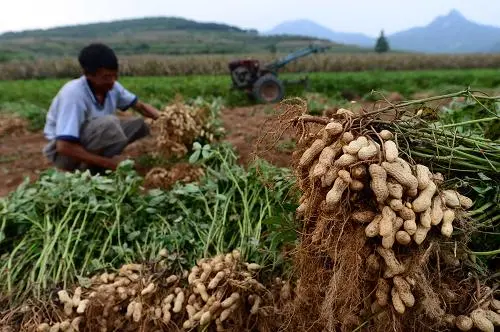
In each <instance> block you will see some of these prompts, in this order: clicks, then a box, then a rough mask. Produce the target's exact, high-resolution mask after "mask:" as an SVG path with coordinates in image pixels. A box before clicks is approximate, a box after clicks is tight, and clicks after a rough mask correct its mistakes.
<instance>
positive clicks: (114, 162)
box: [109, 155, 129, 171]
mask: <svg viewBox="0 0 500 332" xmlns="http://www.w3.org/2000/svg"><path fill="white" fill-rule="evenodd" d="M127 159H129V158H128V157H126V156H122V155H117V156H113V157H111V158H110V167H109V168H110V169H112V170H113V171H116V169H117V168H118V165H120V163H121V162H122V161H124V160H127Z"/></svg>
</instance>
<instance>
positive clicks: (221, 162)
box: [0, 144, 297, 300]
mask: <svg viewBox="0 0 500 332" xmlns="http://www.w3.org/2000/svg"><path fill="white" fill-rule="evenodd" d="M196 151H198V150H196V149H195V153H196ZM202 151H204V152H203V153H201V154H200V155H198V156H197V157H198V158H191V161H192V162H196V163H198V164H201V165H203V166H204V167H205V168H206V174H207V176H206V177H204V178H202V179H201V181H200V183H198V184H197V183H190V184H179V183H178V184H176V185H175V186H174V187H173V188H172V189H171V190H169V191H163V190H158V189H155V190H151V191H149V192H146V193H142V189H141V183H142V179H141V178H140V177H139V176H138V175H137V174H136V173H135V171H134V170H133V168H132V163H131V162H130V161H125V162H123V163H122V164H121V165H120V167H119V169H118V170H117V171H116V172H115V173H111V174H108V175H107V176H90V175H89V174H88V173H79V172H76V173H60V172H56V171H53V170H49V171H46V172H44V173H43V174H42V175H41V178H40V180H39V181H37V182H35V183H32V184H29V183H28V182H26V183H24V184H23V185H21V186H20V187H19V188H18V189H17V190H16V191H15V192H13V193H11V194H10V195H9V196H8V197H7V198H4V199H2V200H0V257H1V260H0V274H1V275H2V276H3V277H2V278H1V279H0V292H1V293H2V294H4V295H13V299H17V300H21V299H22V298H23V297H25V296H29V295H32V294H34V295H40V294H42V293H44V292H45V291H48V290H50V289H51V288H52V287H54V286H63V287H64V286H66V285H67V284H68V283H71V282H73V281H75V280H76V278H79V277H80V278H81V277H88V275H89V274H90V273H92V272H96V271H97V270H99V269H104V268H107V269H109V268H118V267H119V266H120V265H121V264H123V263H129V262H143V261H149V260H151V259H153V258H155V257H157V255H158V253H159V251H160V250H161V249H163V248H166V249H167V250H168V252H169V253H170V258H169V259H170V263H171V266H172V269H173V270H174V271H172V272H180V271H181V270H183V269H188V268H189V267H190V266H192V265H193V264H194V263H195V261H196V260H197V259H199V258H200V257H202V256H205V255H214V254H217V253H222V252H227V251H230V250H232V249H234V248H240V249H241V251H242V253H243V255H244V257H245V258H248V259H254V260H255V261H257V262H259V263H261V264H262V265H264V266H266V269H267V271H268V272H272V271H277V270H279V269H282V268H284V265H283V263H284V261H283V257H282V256H281V254H280V250H281V249H282V248H283V246H284V245H286V244H288V243H292V244H293V241H294V240H295V233H294V231H293V229H294V228H293V224H292V223H291V222H292V218H293V211H294V209H295V207H296V206H295V205H293V204H286V203H285V202H286V201H287V200H289V199H290V198H292V199H294V201H295V200H296V199H297V198H296V197H289V196H288V193H289V190H290V186H291V185H292V183H291V182H290V181H288V178H287V177H288V176H289V171H288V170H286V169H279V168H275V167H272V166H270V165H268V164H267V163H265V162H260V163H257V164H255V165H254V166H253V167H250V168H249V169H248V170H245V169H243V168H242V167H240V166H238V165H237V164H236V155H235V153H234V151H233V150H232V148H231V147H230V146H229V145H225V144H222V145H220V146H217V147H205V148H202ZM262 171H263V172H262ZM284 228H287V229H288V231H287V232H285V231H283V229H284ZM271 275H272V273H270V274H269V276H271Z"/></svg>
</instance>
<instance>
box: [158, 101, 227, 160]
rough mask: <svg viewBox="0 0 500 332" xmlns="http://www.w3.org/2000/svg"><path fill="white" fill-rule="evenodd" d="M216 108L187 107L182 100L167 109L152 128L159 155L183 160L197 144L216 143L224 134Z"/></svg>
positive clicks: (201, 104)
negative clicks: (214, 120) (197, 142)
mask: <svg viewBox="0 0 500 332" xmlns="http://www.w3.org/2000/svg"><path fill="white" fill-rule="evenodd" d="M213 108H214V106H213V105H207V104H205V103H202V102H198V103H193V104H187V103H184V102H183V101H182V99H181V98H180V97H178V98H176V100H175V101H174V102H173V103H172V104H170V105H167V106H165V107H164V108H163V109H162V112H161V113H160V118H159V119H157V120H156V121H154V122H153V123H152V124H151V129H152V130H153V131H154V132H155V134H154V136H155V140H156V151H155V154H157V155H159V156H162V157H167V158H169V157H177V158H181V157H183V156H184V155H185V154H186V153H187V152H188V150H189V149H190V148H191V146H192V144H193V142H194V141H195V140H198V141H206V142H212V141H213V140H214V138H215V137H216V136H217V135H218V134H219V131H220V130H221V129H220V128H218V127H217V126H216V125H215V124H214V123H213V122H212V120H213V114H212V112H213V111H214V110H213Z"/></svg>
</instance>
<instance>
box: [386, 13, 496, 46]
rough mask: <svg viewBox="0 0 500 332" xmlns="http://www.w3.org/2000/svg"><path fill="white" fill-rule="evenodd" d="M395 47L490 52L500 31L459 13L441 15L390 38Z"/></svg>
mask: <svg viewBox="0 0 500 332" xmlns="http://www.w3.org/2000/svg"><path fill="white" fill-rule="evenodd" d="M387 38H388V40H389V43H390V45H391V47H392V48H397V49H403V50H412V51H418V52H428V53H470V52H490V51H491V49H492V48H493V45H495V43H497V42H498V41H499V39H500V28H498V27H493V26H488V25H484V24H479V23H476V22H472V21H470V20H468V19H467V18H465V16H463V15H462V14H461V13H460V12H458V11H457V10H452V11H450V12H449V13H448V14H447V15H443V16H438V17H437V18H435V19H434V20H433V21H432V22H431V23H429V24H428V25H426V26H424V27H416V28H412V29H409V30H406V31H401V32H398V33H394V34H392V35H389V36H388V37H387Z"/></svg>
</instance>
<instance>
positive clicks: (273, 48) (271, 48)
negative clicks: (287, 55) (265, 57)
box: [267, 44, 278, 55]
mask: <svg viewBox="0 0 500 332" xmlns="http://www.w3.org/2000/svg"><path fill="white" fill-rule="evenodd" d="M267 49H268V50H269V52H271V54H273V55H275V54H276V53H277V52H278V48H277V47H276V44H271V45H269V46H268V47H267Z"/></svg>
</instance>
